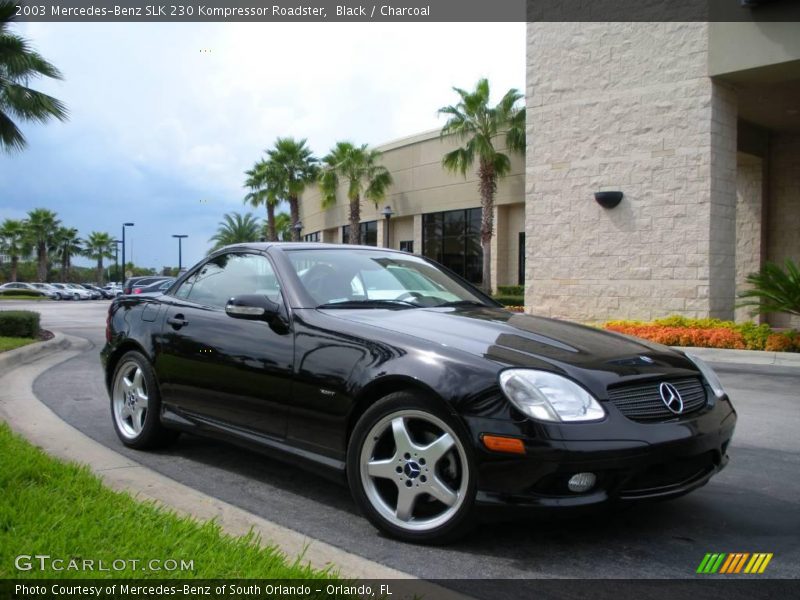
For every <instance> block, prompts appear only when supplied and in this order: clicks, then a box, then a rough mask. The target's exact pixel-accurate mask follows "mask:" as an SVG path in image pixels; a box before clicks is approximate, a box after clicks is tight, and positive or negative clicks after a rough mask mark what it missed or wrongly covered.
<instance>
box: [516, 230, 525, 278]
mask: <svg viewBox="0 0 800 600" xmlns="http://www.w3.org/2000/svg"><path fill="white" fill-rule="evenodd" d="M518 241H519V249H518V250H517V284H518V285H525V232H524V231H520V232H519V238H518Z"/></svg>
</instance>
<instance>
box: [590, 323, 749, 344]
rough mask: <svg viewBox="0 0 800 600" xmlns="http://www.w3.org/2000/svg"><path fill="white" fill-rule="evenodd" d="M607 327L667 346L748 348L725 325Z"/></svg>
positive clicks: (734, 332) (741, 337) (737, 333)
mask: <svg viewBox="0 0 800 600" xmlns="http://www.w3.org/2000/svg"><path fill="white" fill-rule="evenodd" d="M605 329H607V330H609V331H616V332H617V333H623V334H625V335H633V336H636V337H640V338H644V339H646V340H650V341H653V342H656V343H659V344H664V345H665V346H696V347H699V348H732V349H738V350H744V349H745V348H746V344H745V340H744V337H743V336H742V334H741V333H739V332H737V331H733V330H731V329H728V328H725V327H706V328H701V327H669V326H665V325H659V324H653V323H650V324H647V323H642V324H636V325H624V324H619V323H616V324H607V325H606V326H605Z"/></svg>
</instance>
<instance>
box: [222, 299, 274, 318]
mask: <svg viewBox="0 0 800 600" xmlns="http://www.w3.org/2000/svg"><path fill="white" fill-rule="evenodd" d="M280 311H281V307H280V304H278V303H277V302H273V301H272V300H270V299H269V298H267V297H266V296H261V295H259V294H242V295H241V296H234V297H233V298H231V299H230V300H228V303H227V304H226V305H225V312H226V313H227V315H228V316H229V317H233V318H234V319H249V320H251V321H269V320H271V319H272V318H273V317H276V316H277V315H278V314H280Z"/></svg>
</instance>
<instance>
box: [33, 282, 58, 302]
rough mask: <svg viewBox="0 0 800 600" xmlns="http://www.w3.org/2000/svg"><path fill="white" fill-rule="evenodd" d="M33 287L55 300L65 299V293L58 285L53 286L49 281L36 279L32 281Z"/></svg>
mask: <svg viewBox="0 0 800 600" xmlns="http://www.w3.org/2000/svg"><path fill="white" fill-rule="evenodd" d="M31 285H32V286H33V287H35V288H36V289H37V290H40V291H42V292H44V293H45V294H47V295H49V296H50V297H51V298H52V299H53V300H63V299H64V294H63V292H62V291H61V290H59V289H58V288H56V287H53V286H52V285H50V284H49V283H42V282H38V281H34V282H33V283H31Z"/></svg>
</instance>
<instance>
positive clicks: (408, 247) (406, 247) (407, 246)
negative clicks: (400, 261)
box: [400, 240, 414, 254]
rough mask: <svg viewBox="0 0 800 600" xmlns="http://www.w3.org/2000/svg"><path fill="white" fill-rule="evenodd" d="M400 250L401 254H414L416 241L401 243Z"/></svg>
mask: <svg viewBox="0 0 800 600" xmlns="http://www.w3.org/2000/svg"><path fill="white" fill-rule="evenodd" d="M400 250H401V252H408V253H409V254H414V240H404V241H402V242H400Z"/></svg>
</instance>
